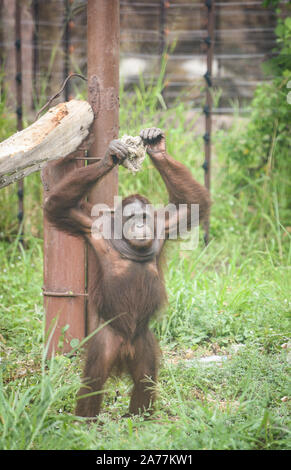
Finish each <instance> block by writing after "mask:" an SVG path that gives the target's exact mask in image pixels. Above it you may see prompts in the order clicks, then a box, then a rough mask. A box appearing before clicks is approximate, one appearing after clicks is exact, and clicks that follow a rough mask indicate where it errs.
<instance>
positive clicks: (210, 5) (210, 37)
mask: <svg viewBox="0 0 291 470" xmlns="http://www.w3.org/2000/svg"><path fill="white" fill-rule="evenodd" d="M205 6H206V8H207V37H206V39H205V43H206V45H207V71H206V73H205V75H204V78H205V81H206V105H205V107H204V114H205V134H204V136H203V139H204V150H205V161H204V163H203V168H204V172H205V173H204V183H205V186H206V188H207V189H208V190H209V191H210V181H211V127H212V104H213V103H212V95H211V87H212V60H213V50H214V9H215V0H206V1H205ZM204 230H205V233H204V241H205V244H206V245H207V244H208V241H209V218H208V219H207V220H206V221H205V223H204Z"/></svg>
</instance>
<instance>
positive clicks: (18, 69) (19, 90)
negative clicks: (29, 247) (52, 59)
mask: <svg viewBox="0 0 291 470" xmlns="http://www.w3.org/2000/svg"><path fill="white" fill-rule="evenodd" d="M15 53H16V75H15V80H16V115H17V130H18V131H21V130H22V129H23V121H22V113H23V109H22V63H21V59H22V54H21V3H20V0H16V3H15ZM17 186H18V190H17V195H18V214H17V218H18V223H19V230H20V234H19V241H20V243H22V244H23V232H24V231H23V209H24V207H23V180H20V181H19V182H18V183H17Z"/></svg>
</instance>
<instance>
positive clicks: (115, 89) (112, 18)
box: [87, 0, 120, 333]
mask: <svg viewBox="0 0 291 470" xmlns="http://www.w3.org/2000/svg"><path fill="white" fill-rule="evenodd" d="M87 28H88V72H87V76H88V100H89V102H90V104H91V106H92V109H93V111H94V115H95V120H94V123H93V127H92V133H93V136H94V142H93V144H92V146H91V147H90V150H89V157H90V158H92V157H96V158H102V157H103V156H104V155H105V152H106V149H107V147H108V144H109V142H110V141H111V140H112V139H116V138H117V137H118V131H119V42H120V38H119V29H120V28H119V0H110V1H108V0H88V2H87ZM91 161H92V160H91ZM88 163H89V162H88ZM117 192H118V168H115V169H114V170H113V171H111V172H110V173H109V174H108V175H107V176H106V177H105V178H104V179H103V180H102V181H101V182H100V183H99V184H98V185H97V186H96V187H94V188H93V189H92V191H91V192H90V195H89V197H88V200H89V202H90V203H92V204H96V203H105V204H107V205H109V206H113V202H114V196H115V195H116V194H117ZM87 276H88V280H87V284H88V292H89V302H88V312H87V332H88V333H89V332H91V331H92V330H94V329H95V327H96V312H95V310H94V309H93V308H92V306H91V304H90V290H91V288H92V287H94V279H96V259H95V255H94V253H93V252H92V249H91V248H90V247H88V259H87Z"/></svg>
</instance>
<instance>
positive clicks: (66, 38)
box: [64, 0, 70, 101]
mask: <svg viewBox="0 0 291 470" xmlns="http://www.w3.org/2000/svg"><path fill="white" fill-rule="evenodd" d="M69 16H70V5H69V0H64V28H65V31H64V81H65V79H66V78H67V76H68V75H69V63H70V57H69V47H70V30H69ZM69 87H70V84H69V83H68V84H67V86H66V88H65V89H64V94H65V101H68V100H69V95H70V88H69Z"/></svg>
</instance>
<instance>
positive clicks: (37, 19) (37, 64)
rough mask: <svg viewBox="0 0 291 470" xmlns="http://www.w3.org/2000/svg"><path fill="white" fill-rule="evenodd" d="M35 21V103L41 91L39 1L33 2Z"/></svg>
mask: <svg viewBox="0 0 291 470" xmlns="http://www.w3.org/2000/svg"><path fill="white" fill-rule="evenodd" d="M32 9H33V20H34V33H33V93H34V96H35V101H36V102H37V103H38V102H39V89H38V72H39V53H38V39H39V38H38V33H39V8H38V0H33V4H32Z"/></svg>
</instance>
